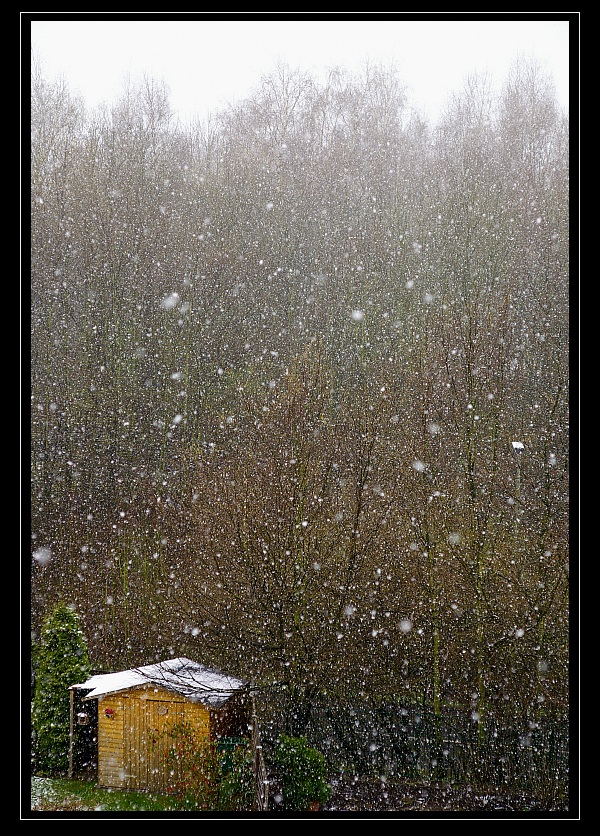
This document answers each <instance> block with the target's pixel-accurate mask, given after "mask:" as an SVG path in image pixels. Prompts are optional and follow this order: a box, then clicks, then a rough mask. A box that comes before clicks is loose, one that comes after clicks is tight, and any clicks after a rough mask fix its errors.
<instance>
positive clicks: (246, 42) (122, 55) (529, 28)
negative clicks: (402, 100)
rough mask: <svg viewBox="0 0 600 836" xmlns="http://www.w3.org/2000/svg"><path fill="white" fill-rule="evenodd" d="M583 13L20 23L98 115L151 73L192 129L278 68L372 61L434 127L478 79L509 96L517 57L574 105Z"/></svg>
mask: <svg viewBox="0 0 600 836" xmlns="http://www.w3.org/2000/svg"><path fill="white" fill-rule="evenodd" d="M24 14H25V13H24ZM576 15H578V13H566V14H565V15H564V19H563V20H551V19H545V18H544V17H543V16H541V15H540V16H539V17H537V18H536V16H535V15H533V17H534V18H535V19H533V20H522V19H519V18H520V16H519V15H518V14H515V15H512V16H511V17H512V18H513V19H511V20H500V19H493V16H492V15H490V19H485V18H486V16H485V15H480V16H478V18H477V19H469V20H461V19H460V17H461V16H460V15H457V18H456V19H450V20H438V19H435V16H433V15H424V16H423V18H424V19H422V20H408V19H404V20H403V19H385V16H383V15H382V16H379V17H378V16H374V17H372V18H370V19H360V18H356V19H352V16H347V17H346V18H344V19H339V20H337V19H336V20H319V19H313V20H291V19H283V20H270V19H255V20H235V19H227V20H202V19H197V18H196V19H194V18H190V19H186V16H185V14H182V15H171V16H170V17H169V19H168V20H162V19H157V20H152V15H144V16H141V15H140V18H139V19H137V20H136V19H135V15H128V17H132V18H134V19H132V20H119V15H115V16H114V19H112V20H106V19H98V20H94V19H79V20H60V19H53V20H32V21H31V22H30V20H29V19H27V20H23V21H22V25H23V27H27V35H29V31H30V34H31V48H32V52H33V53H34V54H35V55H36V57H37V58H39V60H40V62H41V65H42V69H43V75H44V77H45V78H46V79H47V80H49V81H50V80H53V79H56V78H57V77H63V78H65V79H66V81H67V83H68V85H69V88H70V90H71V91H72V92H73V93H77V94H80V95H82V96H83V98H84V100H85V101H86V103H87V105H88V106H89V107H90V108H94V107H96V106H97V105H99V104H101V103H102V102H105V103H108V104H110V103H112V102H114V101H116V100H117V99H118V98H119V96H120V94H121V93H122V92H123V89H124V85H125V81H126V79H127V77H129V78H130V79H131V80H132V81H134V82H135V81H136V80H139V79H140V78H141V77H142V76H143V75H144V74H146V75H148V76H151V77H153V78H155V79H156V80H159V81H160V80H164V81H165V82H166V84H167V85H168V87H169V89H170V94H171V95H170V102H171V106H172V107H173V109H174V110H175V111H176V112H177V114H178V116H179V118H180V119H181V120H182V121H183V122H187V121H188V120H190V119H194V118H197V117H199V118H201V119H203V118H204V117H205V116H206V115H207V114H208V113H210V112H213V113H214V112H215V111H217V110H219V109H221V108H222V107H226V106H227V104H228V103H232V102H236V101H240V100H241V99H243V98H245V97H246V96H247V95H249V94H250V93H251V92H252V89H253V88H254V87H256V85H257V84H258V82H259V81H260V79H261V77H262V76H264V75H267V74H269V73H271V72H272V71H273V70H274V69H275V67H276V65H277V63H278V62H283V63H285V64H287V65H288V66H289V67H290V69H300V70H304V71H307V72H310V73H311V75H313V76H315V77H317V78H322V77H323V76H324V74H325V72H326V71H327V70H328V69H330V68H332V67H334V66H339V67H345V68H348V69H350V70H353V71H356V72H361V70H362V68H363V67H364V65H365V62H367V61H369V62H370V63H371V64H378V65H379V64H381V65H383V66H385V67H389V66H391V65H395V66H396V68H397V70H398V73H399V78H400V80H401V83H402V84H404V85H405V86H406V91H407V94H408V97H409V103H410V104H411V105H412V106H414V107H416V108H417V109H418V110H420V111H421V112H422V113H424V114H425V115H426V116H428V117H429V118H430V119H432V120H435V119H436V118H437V117H438V115H439V114H440V112H441V111H442V109H443V107H444V106H445V105H446V104H447V103H448V101H449V99H450V97H451V95H452V94H453V93H458V92H460V90H461V89H462V86H463V83H464V81H465V79H466V77H467V76H468V75H469V74H472V73H488V74H490V76H491V78H492V80H493V82H494V83H495V85H496V86H497V87H500V86H501V84H502V83H503V82H504V80H505V78H506V76H507V74H508V72H509V70H510V68H511V66H512V65H513V64H514V62H515V61H516V60H517V58H519V57H521V58H525V59H529V58H534V59H535V60H536V61H538V62H539V64H540V65H541V67H542V69H544V70H545V71H547V72H548V74H550V75H551V77H552V78H553V79H554V83H555V85H556V92H557V96H558V101H559V103H560V104H561V105H562V106H563V107H565V108H568V106H569V71H571V73H573V72H574V70H573V64H570V61H569V45H570V44H569V39H570V38H569V36H570V35H571V38H574V41H573V42H572V45H571V46H572V48H573V44H574V48H575V49H576V50H577V56H576V62H575V65H574V66H575V72H576V73H577V79H576V81H577V80H578V73H579V70H578V67H579V61H578V44H579V20H578V17H577V18H576V19H575V20H573V19H572V20H571V22H569V20H568V19H567V17H571V18H573V17H575V16H576ZM33 16H34V15H29V14H28V18H31V17H33ZM40 16H41V15H40ZM83 17H86V16H83ZM499 17H500V18H501V17H502V15H500V16H499ZM528 17H532V15H528ZM551 17H552V16H551V15H549V16H548V18H551ZM29 27H31V28H30V30H29ZM23 42H24V43H25V42H26V41H25V40H24V41H23ZM24 82H25V84H27V80H26V79H25V80H24ZM577 90H578V85H577Z"/></svg>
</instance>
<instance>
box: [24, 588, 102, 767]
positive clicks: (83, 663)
mask: <svg viewBox="0 0 600 836" xmlns="http://www.w3.org/2000/svg"><path fill="white" fill-rule="evenodd" d="M89 674H90V666H89V659H88V651H87V644H86V641H85V638H84V635H83V632H82V630H81V628H80V622H79V616H78V615H77V613H75V612H73V610H72V609H70V607H68V606H67V605H66V604H59V605H58V606H56V607H55V609H54V610H53V612H52V613H51V614H50V616H49V617H48V618H47V619H46V622H45V623H44V626H43V628H42V633H41V637H40V645H39V648H38V656H37V672H36V679H35V690H34V696H33V706H32V731H33V733H34V752H33V761H34V764H35V767H36V768H37V769H38V770H39V771H40V772H43V773H63V772H66V771H67V770H68V767H69V742H70V740H69V702H70V697H69V688H70V686H71V685H75V684H76V683H78V682H85V680H86V679H87V678H88V676H89ZM74 733H76V729H75V730H74Z"/></svg>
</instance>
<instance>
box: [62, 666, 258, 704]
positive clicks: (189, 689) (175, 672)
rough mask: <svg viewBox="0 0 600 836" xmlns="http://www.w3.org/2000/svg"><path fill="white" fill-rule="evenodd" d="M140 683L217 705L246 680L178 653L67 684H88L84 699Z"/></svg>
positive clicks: (73, 686) (243, 685)
mask: <svg viewBox="0 0 600 836" xmlns="http://www.w3.org/2000/svg"><path fill="white" fill-rule="evenodd" d="M140 685H159V686H161V687H162V688H167V689H169V690H170V691H175V692H176V693H178V694H183V696H185V697H188V698H189V699H190V700H192V701H197V702H202V703H205V704H206V705H209V706H211V707H212V708H221V706H223V705H224V704H225V703H226V702H227V700H228V699H229V698H230V697H231V696H232V695H233V693H234V692H235V691H239V690H240V689H241V688H244V687H245V686H246V683H245V682H243V681H242V680H241V679H236V678H235V677H233V676H227V675H225V674H222V673H219V671H215V670H212V669H211V668H205V667H204V665H199V664H198V663H197V662H193V661H192V660H191V659H186V658H185V657H183V656H182V657H179V658H177V659H167V660H166V661H165V662H158V663H157V664H155V665H145V666H144V667H141V668H133V669H132V670H128V671H119V672H118V673H102V674H97V675H96V676H92V677H91V678H90V679H88V680H87V681H86V682H82V683H79V684H78V685H71V688H91V691H90V693H89V694H86V695H85V697H84V699H86V700H88V699H92V698H94V697H101V696H104V695H105V694H114V693H116V692H117V691H126V690H128V689H129V688H136V687H138V686H140Z"/></svg>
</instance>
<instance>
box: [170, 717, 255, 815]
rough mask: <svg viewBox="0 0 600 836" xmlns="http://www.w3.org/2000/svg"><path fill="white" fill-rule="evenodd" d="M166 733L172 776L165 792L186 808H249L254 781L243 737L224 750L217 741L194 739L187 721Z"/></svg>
mask: <svg viewBox="0 0 600 836" xmlns="http://www.w3.org/2000/svg"><path fill="white" fill-rule="evenodd" d="M167 734H168V735H169V737H171V738H172V739H173V745H172V747H171V749H170V750H169V754H168V756H167V762H168V765H169V767H170V769H171V774H172V776H173V780H172V783H171V786H170V787H169V792H170V794H171V795H173V796H175V797H176V798H177V799H178V801H180V802H181V803H182V804H183V805H184V806H185V807H186V808H187V809H190V810H205V811H232V810H248V809H251V808H252V806H253V802H254V782H253V772H252V757H251V754H250V750H249V747H248V744H247V741H246V742H244V743H240V744H239V745H237V746H236V747H235V748H234V749H233V751H232V752H228V753H225V752H224V751H223V749H222V748H221V747H220V746H219V742H218V741H211V740H208V739H204V740H201V741H198V739H197V736H196V733H195V732H194V730H193V729H192V727H191V726H190V724H189V723H185V722H184V723H177V724H176V725H174V726H173V727H172V728H170V729H169V730H168V731H167Z"/></svg>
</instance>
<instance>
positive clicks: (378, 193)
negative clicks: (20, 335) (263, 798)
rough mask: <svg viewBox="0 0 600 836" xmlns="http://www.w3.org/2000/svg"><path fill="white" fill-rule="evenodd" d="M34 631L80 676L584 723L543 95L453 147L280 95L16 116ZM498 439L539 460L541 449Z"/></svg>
mask: <svg viewBox="0 0 600 836" xmlns="http://www.w3.org/2000/svg"><path fill="white" fill-rule="evenodd" d="M31 118H32V133H31V537H32V540H31V615H32V636H33V639H34V642H35V640H36V639H37V637H38V636H39V633H40V629H41V625H42V623H43V619H44V617H45V615H46V614H47V613H48V612H49V611H50V610H51V609H52V607H53V606H54V605H55V604H56V603H57V602H60V601H64V602H66V603H67V604H69V605H71V606H73V607H74V608H75V610H76V611H77V612H78V613H79V614H80V617H81V619H82V624H83V628H84V631H85V634H86V637H87V642H88V647H89V655H90V660H91V663H92V666H93V667H94V669H95V670H97V671H101V670H121V669H124V668H128V667H132V666H135V665H142V664H149V663H152V662H154V661H160V660H163V659H167V658H171V657H174V656H188V657H190V658H192V659H195V660H198V661H199V662H201V663H202V664H205V665H209V666H213V667H217V668H220V669H222V670H225V671H227V672H228V673H231V674H233V675H236V676H239V677H241V678H244V679H248V680H251V681H252V682H254V683H256V684H257V686H259V687H262V688H263V689H266V690H267V691H268V689H269V688H273V687H275V686H276V687H277V688H279V689H284V690H285V691H286V693H287V694H289V695H291V698H292V701H293V703H294V705H295V706H296V709H297V710H296V711H295V713H294V719H295V722H296V727H295V728H294V729H293V731H295V732H300V731H302V728H303V718H304V720H305V719H306V718H307V717H308V715H309V714H310V707H311V705H312V703H313V702H314V700H315V699H317V697H323V696H326V697H327V699H330V700H331V701H334V702H338V703H340V702H348V701H350V702H351V701H356V700H364V701H367V702H369V703H370V704H375V703H376V702H377V701H378V700H381V699H382V698H385V699H388V700H392V701H393V700H396V701H407V702H412V703H414V704H417V703H418V704H423V705H426V706H429V707H430V708H431V710H432V711H433V712H440V711H441V709H442V707H444V706H459V707H462V708H465V709H467V710H468V711H469V712H472V716H473V718H474V719H476V720H477V722H478V723H483V722H484V721H485V719H486V718H488V717H490V718H495V719H496V720H500V721H502V720H503V719H506V720H507V721H508V720H510V721H511V722H512V721H513V720H515V719H522V718H527V719H528V720H529V721H530V722H532V723H535V722H537V721H539V720H540V719H541V718H543V717H545V716H564V715H565V714H566V712H567V710H568V700H569V691H568V684H569V669H568V661H569V647H568V629H569V628H568V624H569V622H568V618H569V612H568V605H569V590H568V576H569V567H568V560H569V513H568V512H569V504H568V498H569V159H568V143H569V137H568V115H567V114H565V113H564V112H561V111H560V109H559V108H558V105H557V103H556V98H555V94H554V89H553V85H552V83H551V81H550V80H549V79H548V78H547V77H546V76H545V75H544V73H543V72H541V70H540V69H539V67H537V66H535V65H532V64H527V63H520V64H517V65H515V67H514V69H513V71H512V72H511V73H510V75H509V76H508V78H507V79H506V80H505V82H504V85H503V87H502V90H501V92H499V93H493V92H492V89H491V87H490V86H489V83H488V81H487V80H486V79H485V78H481V77H478V76H474V77H472V78H469V79H468V80H466V82H465V84H464V88H463V89H462V90H461V91H460V92H459V93H457V94H456V95H455V96H454V97H453V98H452V99H451V100H450V101H449V102H448V104H447V107H446V109H445V111H444V114H443V116H442V117H441V118H440V119H439V121H438V123H437V124H436V125H434V126H432V125H429V124H428V123H427V122H426V121H424V120H423V119H422V118H420V117H419V116H418V115H417V114H416V113H415V112H414V111H413V109H412V108H411V107H409V105H408V102H407V98H406V95H405V92H404V89H403V86H402V80H401V79H400V78H399V77H398V74H397V73H396V72H395V71H393V70H386V69H383V68H373V67H370V68H369V67H367V68H365V71H364V73H363V74H362V75H360V76H353V75H349V74H348V73H345V72H342V71H338V70H334V71H332V72H331V73H330V75H329V77H328V78H327V80H326V81H325V82H317V81H316V80H315V79H313V78H311V77H309V76H306V75H304V74H302V73H299V72H296V71H294V70H291V69H289V68H288V67H283V66H282V67H278V68H277V69H276V70H275V71H274V72H273V74H272V75H270V76H268V77H265V78H264V79H263V80H262V82H261V84H260V85H259V86H258V87H257V89H256V90H255V91H254V92H253V94H252V95H251V96H250V97H249V98H248V99H247V100H244V101H240V102H238V103H236V104H235V105H233V106H231V107H230V108H229V109H227V110H226V111H224V112H222V113H219V114H217V115H215V116H214V117H212V118H211V119H209V120H208V121H205V122H198V123H197V124H195V125H188V126H181V125H180V124H178V123H177V122H176V121H175V120H174V118H173V116H172V112H171V108H170V104H169V92H168V89H166V88H165V86H164V85H163V84H161V83H159V82H157V81H155V80H153V79H150V78H146V79H144V80H143V81H142V82H140V83H138V84H132V85H130V86H128V87H126V88H125V89H124V90H123V93H122V96H121V97H120V99H119V101H118V102H116V103H114V105H112V106H110V107H105V108H102V109H99V110H97V111H94V112H93V113H91V114H90V113H88V112H87V111H86V109H85V108H84V106H83V104H82V102H81V101H80V100H79V99H78V97H77V96H76V95H74V94H72V93H71V91H70V90H69V89H68V88H67V87H66V85H65V84H64V83H61V82H56V83H55V82H53V83H49V82H47V81H46V80H45V79H44V77H43V72H42V70H41V69H40V67H39V66H35V67H34V72H33V77H32V91H31ZM513 442H519V443H520V444H522V448H520V447H518V446H515V445H514V444H513Z"/></svg>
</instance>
